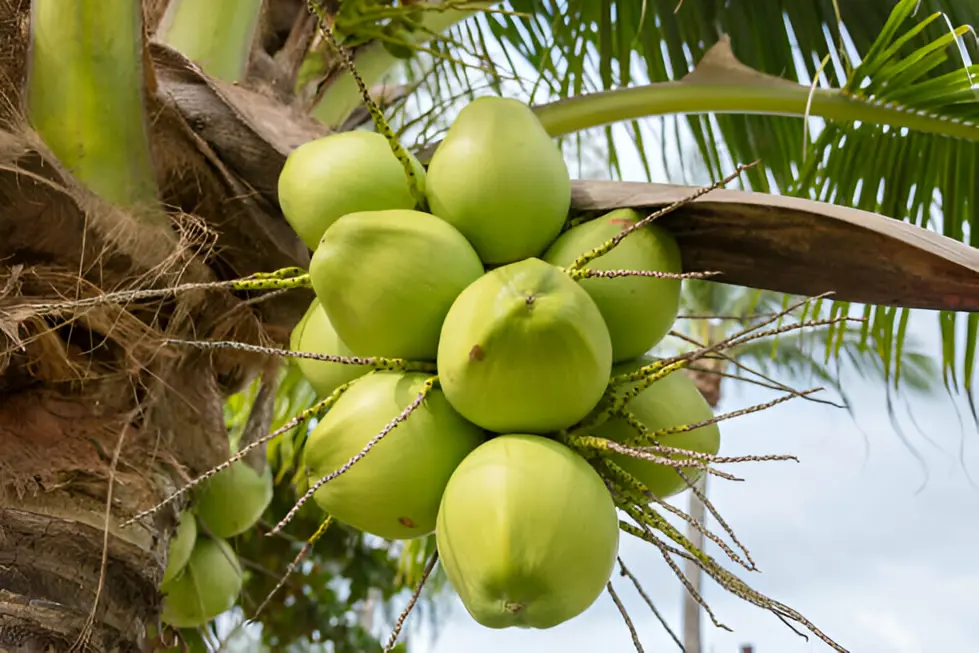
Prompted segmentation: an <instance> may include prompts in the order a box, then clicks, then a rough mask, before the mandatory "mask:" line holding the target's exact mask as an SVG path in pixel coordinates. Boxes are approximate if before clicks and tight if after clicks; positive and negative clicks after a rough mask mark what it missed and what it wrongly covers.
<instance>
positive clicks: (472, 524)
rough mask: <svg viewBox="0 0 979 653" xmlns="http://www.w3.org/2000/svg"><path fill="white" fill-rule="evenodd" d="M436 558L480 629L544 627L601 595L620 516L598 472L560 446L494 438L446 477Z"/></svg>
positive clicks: (615, 546)
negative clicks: (447, 478) (447, 479)
mask: <svg viewBox="0 0 979 653" xmlns="http://www.w3.org/2000/svg"><path fill="white" fill-rule="evenodd" d="M435 538H436V541H437V545H438V551H439V559H440V560H441V563H442V567H443V569H445V574H446V576H447V577H448V579H449V582H450V583H451V584H452V587H453V588H454V589H455V591H456V593H458V595H459V598H461V599H462V603H463V605H465V606H466V610H468V612H469V614H470V615H472V617H473V619H475V620H476V621H477V622H479V623H480V624H481V625H483V626H486V627H487V628H507V627H511V626H517V627H522V628H540V629H543V628H552V627H554V626H557V625H558V624H561V623H563V622H565V621H567V620H569V619H572V618H574V617H576V616H577V615H579V614H581V613H582V612H584V611H585V610H586V609H587V608H588V607H589V606H590V605H591V604H592V603H594V602H595V599H597V598H598V597H599V596H600V595H601V593H602V590H604V589H605V585H606V583H608V580H609V578H610V577H611V574H612V569H613V566H614V565H615V558H616V555H617V553H618V545H619V519H618V516H617V514H616V511H615V505H614V503H613V501H612V497H611V495H610V494H609V492H608V489H607V488H606V487H605V484H604V482H603V481H602V479H601V477H600V476H599V475H598V473H597V472H596V471H595V470H594V469H593V468H592V467H591V466H590V465H589V464H588V463H587V462H585V460H584V459H583V458H581V457H580V456H579V455H577V454H576V453H574V452H573V451H571V450H570V449H568V448H567V447H565V446H564V445H562V444H559V443H557V442H555V441H553V440H550V439H547V438H544V437H541V436H535V435H522V434H518V435H502V436H499V437H496V438H493V439H492V440H489V441H488V442H487V443H486V444H484V445H482V446H480V447H479V448H478V449H476V450H475V451H474V452H472V453H471V454H469V456H468V457H467V458H466V459H465V460H463V461H462V464H461V465H459V467H458V468H457V469H456V471H455V472H454V473H453V474H452V478H451V479H450V480H449V484H448V486H447V487H446V489H445V494H444V495H443V496H442V506H441V508H440V509H439V515H438V525H437V526H436V529H435Z"/></svg>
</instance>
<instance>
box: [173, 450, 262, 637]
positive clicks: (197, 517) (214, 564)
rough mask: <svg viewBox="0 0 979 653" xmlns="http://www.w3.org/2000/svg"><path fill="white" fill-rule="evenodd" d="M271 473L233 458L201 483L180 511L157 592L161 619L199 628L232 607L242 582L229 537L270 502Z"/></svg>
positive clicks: (253, 521)
mask: <svg viewBox="0 0 979 653" xmlns="http://www.w3.org/2000/svg"><path fill="white" fill-rule="evenodd" d="M272 490H273V488H272V475H271V471H270V470H269V469H268V468H266V469H265V471H264V473H262V474H259V473H258V472H256V471H255V470H254V469H252V468H251V467H250V466H248V465H247V464H246V463H244V462H243V461H236V462H234V463H232V464H231V465H229V466H228V467H225V468H224V469H223V470H222V471H220V472H218V473H217V474H215V475H214V476H212V477H210V478H209V479H208V480H206V481H205V482H204V483H202V484H201V485H200V486H199V487H198V488H197V489H196V491H195V492H194V494H193V496H192V497H191V500H190V502H189V505H188V506H187V507H186V508H184V510H182V511H181V512H180V514H179V516H178V525H177V531H176V533H175V534H174V536H173V539H171V540H170V545H169V549H168V554H167V566H166V568H165V570H164V572H163V579H162V581H161V583H160V591H161V592H162V593H163V612H162V615H161V619H162V621H163V622H164V623H166V624H169V625H170V626H173V627H175V628H197V627H200V626H203V625H205V624H206V623H208V622H209V621H211V620H212V619H214V618H215V617H217V616H218V615H219V614H221V613H223V612H226V611H227V610H230V609H231V607H232V606H233V605H234V604H235V601H236V600H237V599H238V594H239V593H240V592H241V587H242V581H243V579H242V574H241V571H242V570H241V565H240V564H239V561H238V556H237V555H236V554H235V552H234V550H233V549H232V548H231V546H229V544H228V541H227V540H228V539H230V538H232V537H235V536H236V535H240V534H241V533H244V532H245V531H247V530H248V529H250V528H252V527H253V526H254V525H255V524H256V523H258V520H259V518H260V517H261V516H262V513H264V512H265V509H266V508H268V506H269V503H271V501H272Z"/></svg>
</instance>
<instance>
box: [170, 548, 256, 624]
mask: <svg viewBox="0 0 979 653" xmlns="http://www.w3.org/2000/svg"><path fill="white" fill-rule="evenodd" d="M241 586H242V575H241V566H240V565H239V563H238V557H237V556H236V555H235V552H234V551H233V550H232V549H231V547H230V546H228V543H227V542H225V541H224V540H220V539H212V538H209V537H201V538H198V539H197V541H196V543H195V544H194V550H193V551H191V554H190V559H189V560H188V561H187V566H186V567H185V568H184V570H183V572H181V573H180V574H179V575H178V576H177V577H176V578H174V579H173V580H172V581H171V582H170V583H169V584H168V586H167V588H166V590H165V592H164V594H165V596H164V597H163V612H162V615H161V618H162V620H163V622H164V623H167V624H170V625H171V626H174V627H176V628H197V627H199V626H203V625H204V624H206V623H207V622H209V621H210V620H212V619H214V618H215V617H217V616H218V615H219V614H221V613H223V612H226V611H228V610H230V609H231V607H232V606H233V605H234V604H235V600H236V599H237V598H238V593H239V592H241Z"/></svg>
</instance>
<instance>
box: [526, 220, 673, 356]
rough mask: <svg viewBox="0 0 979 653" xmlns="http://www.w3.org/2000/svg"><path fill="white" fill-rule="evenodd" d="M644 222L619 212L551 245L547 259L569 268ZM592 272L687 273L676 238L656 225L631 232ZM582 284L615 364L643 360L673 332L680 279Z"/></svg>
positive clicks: (591, 266) (621, 279) (593, 265)
mask: <svg viewBox="0 0 979 653" xmlns="http://www.w3.org/2000/svg"><path fill="white" fill-rule="evenodd" d="M640 219H642V217H641V216H640V215H639V214H638V213H636V212H635V211H633V210H632V209H619V210H617V211H612V212H611V213H608V214H606V215H603V216H601V217H600V218H597V219H595V220H591V221H589V222H585V223H584V224H580V225H578V226H576V227H572V228H571V229H569V230H567V231H566V232H564V233H563V234H561V236H560V237H559V238H558V239H557V240H556V241H555V242H554V244H553V245H551V247H550V249H548V250H547V253H545V254H544V260H545V261H547V262H548V263H553V264H554V265H559V266H561V267H567V266H569V265H571V264H572V263H573V262H574V261H575V259H577V258H578V257H579V256H581V255H582V254H584V253H585V252H588V251H591V250H593V249H595V248H596V247H598V246H600V245H602V244H604V243H605V242H607V241H609V240H611V239H612V237H614V236H615V235H616V234H618V233H620V232H621V231H622V230H623V229H626V228H628V227H629V226H631V225H632V224H635V223H636V222H638V221H639V220H640ZM588 268H589V269H592V270H645V271H650V272H669V273H673V274H679V273H680V272H682V271H683V265H682V263H681V260H680V247H679V246H678V245H677V243H676V239H675V238H674V237H673V235H672V234H670V233H669V232H668V231H666V230H664V229H662V228H660V227H658V226H656V225H654V224H650V225H648V226H646V227H644V228H642V229H638V230H636V231H634V232H632V233H631V234H629V235H628V236H626V237H625V239H623V240H622V241H621V242H620V243H619V244H618V245H617V246H616V247H615V248H614V249H613V250H612V251H611V252H609V253H608V254H604V255H602V256H600V257H598V258H597V259H595V260H594V261H592V262H591V263H589V264H588ZM580 283H581V287H582V288H584V289H585V290H586V291H588V294H589V295H591V297H592V299H594V300H595V303H596V304H598V308H599V310H600V311H601V312H602V317H604V318H605V324H607V325H608V330H609V334H610V335H611V336H612V355H613V358H614V360H615V362H616V363H619V362H622V361H627V360H630V359H633V358H636V357H637V356H642V355H643V354H645V353H646V352H648V351H649V350H650V349H652V348H653V347H654V346H655V345H656V343H658V342H659V341H660V340H662V339H663V338H664V337H665V336H666V334H667V333H669V331H670V329H672V328H673V323H674V322H675V321H676V316H677V313H678V312H679V310H680V287H681V281H680V280H679V279H656V278H653V277H639V276H636V277H617V278H614V279H601V278H592V279H582V280H581V281H580Z"/></svg>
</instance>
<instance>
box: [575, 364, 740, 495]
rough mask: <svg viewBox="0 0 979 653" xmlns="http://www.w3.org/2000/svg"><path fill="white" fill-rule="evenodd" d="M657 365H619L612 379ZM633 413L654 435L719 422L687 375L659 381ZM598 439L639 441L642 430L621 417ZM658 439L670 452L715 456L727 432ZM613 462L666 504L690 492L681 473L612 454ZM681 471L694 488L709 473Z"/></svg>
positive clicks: (705, 430) (632, 404) (633, 404)
mask: <svg viewBox="0 0 979 653" xmlns="http://www.w3.org/2000/svg"><path fill="white" fill-rule="evenodd" d="M653 362H655V359H654V358H652V357H648V356H645V357H643V358H640V359H638V360H634V361H630V362H628V363H623V364H622V365H617V366H616V367H615V369H614V370H613V371H612V373H613V374H627V373H629V372H634V371H636V370H637V369H639V368H640V367H642V366H644V365H649V364H650V363H653ZM633 387H634V386H633ZM627 407H628V409H629V410H630V411H631V412H632V413H633V414H634V415H635V416H636V417H638V418H639V421H640V422H642V423H643V424H644V425H645V426H646V428H648V429H649V430H650V431H658V430H662V429H668V428H673V427H677V426H684V425H687V424H697V423H699V422H703V421H705V420H709V419H712V418H713V417H714V411H713V410H711V407H710V405H709V404H708V403H707V401H706V400H705V399H704V396H703V395H702V394H700V390H698V389H697V385H696V384H695V383H694V382H693V380H691V379H690V377H689V376H687V375H686V374H685V373H683V372H681V371H676V372H672V373H670V374H668V375H667V376H665V377H663V378H662V379H659V380H657V381H655V382H654V383H653V384H652V385H650V386H649V387H648V388H646V389H645V390H643V391H642V392H641V393H639V395H638V396H637V397H635V398H634V399H632V400H631V401H629V403H628V405H627ZM594 434H595V435H597V436H599V437H603V438H607V439H609V440H615V441H616V442H621V443H624V442H626V441H627V440H629V439H632V438H634V437H636V435H637V433H636V430H635V429H634V428H633V427H631V426H630V425H629V424H628V423H626V421H625V420H623V419H622V418H620V417H613V418H611V419H610V420H608V421H607V422H605V423H604V424H602V425H601V426H599V427H597V428H596V429H595V432H594ZM657 439H658V440H659V443H660V444H661V445H663V446H665V447H676V448H678V449H686V450H688V451H694V452H697V453H706V454H711V455H715V454H717V452H718V450H719V449H720V447H721V432H720V429H719V428H718V427H717V424H716V423H715V424H708V425H707V426H701V427H700V428H698V429H694V430H693V431H684V432H682V433H673V434H669V435H664V436H662V437H659V438H657ZM657 455H662V456H668V457H671V458H683V456H682V455H681V454H666V453H662V452H660V453H657ZM612 460H613V461H614V462H615V463H616V464H617V465H619V466H620V467H622V468H623V469H624V470H625V471H627V472H629V473H630V474H632V475H633V476H634V477H635V478H636V479H638V480H639V481H641V482H642V483H643V484H644V485H645V486H646V487H647V489H649V491H650V492H652V493H653V494H654V495H655V496H657V497H659V498H660V499H666V498H669V497H671V496H674V495H676V494H679V493H680V492H682V491H683V490H686V489H687V488H688V487H690V486H689V485H688V484H687V482H686V481H685V480H683V477H682V476H680V474H678V473H677V471H676V470H677V468H676V467H670V466H669V465H662V464H659V463H654V462H652V461H649V460H642V459H640V458H634V457H632V456H628V455H624V454H612ZM681 470H682V471H683V473H684V474H685V475H686V476H687V478H689V479H690V481H691V482H693V481H695V480H697V479H698V478H700V476H702V475H703V471H702V470H700V469H697V468H696V467H683V468H681Z"/></svg>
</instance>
